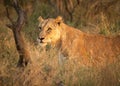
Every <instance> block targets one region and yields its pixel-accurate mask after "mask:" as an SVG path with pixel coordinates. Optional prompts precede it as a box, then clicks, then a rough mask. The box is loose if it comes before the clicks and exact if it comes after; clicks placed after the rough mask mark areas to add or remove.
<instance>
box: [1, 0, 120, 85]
mask: <svg viewBox="0 0 120 86" xmlns="http://www.w3.org/2000/svg"><path fill="white" fill-rule="evenodd" d="M10 1H12V0H0V86H63V85H65V86H120V60H119V59H118V62H115V63H113V64H110V65H105V66H104V67H86V66H80V67H79V66H77V63H74V62H72V61H68V62H67V63H66V64H65V65H64V67H62V68H61V67H59V65H58V62H57V60H58V58H57V55H56V53H55V52H56V51H55V50H50V51H49V52H48V51H47V54H46V52H45V51H44V50H42V49H41V48H40V47H39V46H37V45H36V38H37V35H38V33H39V31H38V29H37V25H38V21H37V18H38V17H39V16H42V17H43V18H49V17H51V18H55V17H57V16H58V15H60V16H62V17H63V19H64V22H65V23H66V24H68V25H70V26H74V27H76V28H78V29H80V30H82V31H84V32H87V33H94V34H103V35H106V36H113V35H119V34H120V0H19V3H20V5H21V7H22V8H23V9H24V11H25V12H26V23H25V25H24V27H23V29H22V34H23V35H24V40H25V41H26V42H27V45H28V46H29V51H30V55H31V57H32V60H33V64H31V65H29V66H27V67H26V68H25V69H22V68H17V67H16V64H17V61H18V52H17V50H16V47H15V42H14V38H13V33H12V31H11V30H10V29H8V28H7V27H6V24H8V23H10V21H9V20H8V19H7V17H6V9H5V7H6V6H7V7H8V8H9V12H10V16H11V17H12V18H13V19H14V20H16V18H17V14H16V12H15V10H14V9H13V8H11V7H10V5H11V2H10ZM4 2H5V3H4Z"/></svg>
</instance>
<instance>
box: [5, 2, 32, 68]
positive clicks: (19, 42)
mask: <svg viewBox="0 0 120 86" xmlns="http://www.w3.org/2000/svg"><path fill="white" fill-rule="evenodd" d="M12 7H13V8H14V9H15V11H16V13H17V15H18V18H17V21H13V20H12V18H11V17H10V14H9V11H8V7H6V12H7V17H8V19H9V20H10V22H11V24H7V27H9V28H10V29H12V31H13V35H14V39H15V44H16V49H17V51H18V53H19V61H18V64H17V66H18V67H24V66H27V64H28V62H31V59H30V54H29V51H28V50H27V45H26V43H25V41H24V39H23V36H22V33H21V30H22V27H23V26H24V23H25V12H24V11H23V9H22V8H21V7H20V5H19V4H18V0H13V4H12Z"/></svg>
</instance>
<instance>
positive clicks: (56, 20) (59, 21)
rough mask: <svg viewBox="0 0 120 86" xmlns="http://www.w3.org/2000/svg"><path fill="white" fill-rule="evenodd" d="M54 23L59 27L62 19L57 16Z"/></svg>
mask: <svg viewBox="0 0 120 86" xmlns="http://www.w3.org/2000/svg"><path fill="white" fill-rule="evenodd" d="M55 22H56V23H57V24H58V25H60V24H61V23H62V22H63V19H62V17H61V16H58V17H57V18H56V19H55Z"/></svg>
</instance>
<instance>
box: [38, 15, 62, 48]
mask: <svg viewBox="0 0 120 86" xmlns="http://www.w3.org/2000/svg"><path fill="white" fill-rule="evenodd" d="M38 20H39V25H38V28H39V30H40V33H39V37H38V40H39V42H40V44H41V45H42V46H46V45H47V44H48V43H50V44H54V43H56V42H57V41H58V40H59V39H60V29H61V27H60V25H61V23H62V17H60V16H58V17H57V18H56V19H52V18H48V19H43V18H42V17H41V16H40V17H39V18H38Z"/></svg>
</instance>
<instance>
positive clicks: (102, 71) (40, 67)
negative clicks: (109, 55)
mask: <svg viewBox="0 0 120 86" xmlns="http://www.w3.org/2000/svg"><path fill="white" fill-rule="evenodd" d="M9 34H11V33H9ZM11 37H12V35H11ZM1 38H2V37H1ZM6 38H8V36H6ZM26 41H27V40H26ZM2 42H3V45H2V46H4V48H8V47H9V49H6V50H8V52H9V56H5V57H3V55H7V54H6V53H5V54H3V52H6V50H3V51H2V54H3V55H1V56H0V58H2V59H1V61H0V65H1V67H0V86H119V85H120V57H118V60H117V62H115V63H112V64H109V65H107V64H106V65H104V66H102V67H100V66H91V67H90V66H86V65H79V62H77V61H75V60H74V61H73V60H66V61H65V63H64V64H63V65H59V63H58V57H57V54H56V53H57V52H56V50H55V49H49V50H47V51H45V50H44V49H43V48H41V47H39V46H38V45H34V44H28V46H29V50H30V54H31V58H32V63H31V64H29V65H28V66H27V67H26V68H25V69H23V68H17V67H15V65H16V63H17V59H18V55H17V54H16V53H17V52H16V49H15V46H13V44H14V41H13V38H10V39H9V40H3V41H2ZM27 42H28V41H27ZM28 43H29V42H28ZM1 44H2V43H1ZM13 47H14V48H13ZM11 48H12V49H11ZM0 50H2V49H0ZM6 57H8V58H6ZM96 65H97V64H96Z"/></svg>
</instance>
